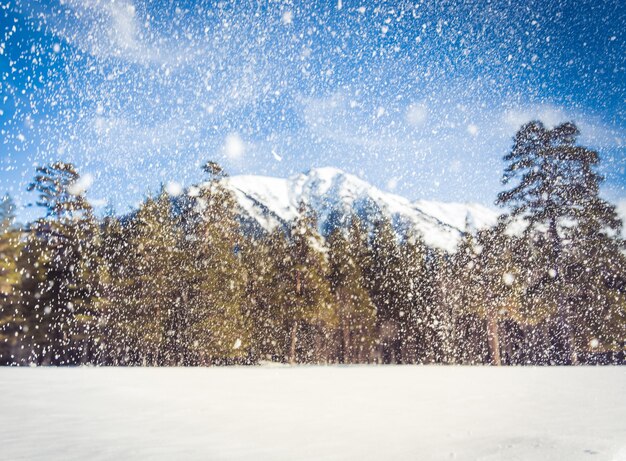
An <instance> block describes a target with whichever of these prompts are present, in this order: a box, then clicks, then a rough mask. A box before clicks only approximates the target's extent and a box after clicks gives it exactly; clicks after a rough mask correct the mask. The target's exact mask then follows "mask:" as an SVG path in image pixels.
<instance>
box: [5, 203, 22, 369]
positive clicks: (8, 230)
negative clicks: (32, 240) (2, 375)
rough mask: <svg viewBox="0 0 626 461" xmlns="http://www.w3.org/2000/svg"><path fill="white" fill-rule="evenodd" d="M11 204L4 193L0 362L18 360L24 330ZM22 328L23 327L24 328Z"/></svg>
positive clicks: (16, 231) (16, 232)
mask: <svg viewBox="0 0 626 461" xmlns="http://www.w3.org/2000/svg"><path fill="white" fill-rule="evenodd" d="M14 210H15V205H14V204H13V201H12V199H11V197H9V196H8V195H7V196H5V197H3V198H2V199H1V200H0V364H3V365H10V364H13V363H18V362H19V358H18V357H17V355H18V354H19V352H18V346H21V345H22V344H23V336H24V334H25V333H27V332H28V325H27V324H26V322H25V318H24V315H23V312H22V311H21V309H20V306H19V304H18V301H19V291H20V283H21V281H22V275H21V271H20V267H19V258H20V254H21V251H22V247H23V244H22V242H21V241H20V236H21V231H20V230H19V229H16V228H14V227H13V226H14V221H15V213H14ZM24 330H26V331H24Z"/></svg>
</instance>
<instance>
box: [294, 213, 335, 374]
mask: <svg viewBox="0 0 626 461" xmlns="http://www.w3.org/2000/svg"><path fill="white" fill-rule="evenodd" d="M316 223H317V220H316V218H315V216H314V214H313V213H312V212H311V210H310V209H308V208H307V207H306V206H305V205H304V204H300V206H299V214H298V217H297V218H296V219H295V221H294V222H293V224H292V226H291V229H290V245H289V258H288V261H287V263H288V264H287V268H286V269H287V270H288V272H287V273H288V274H290V276H291V277H292V279H291V280H292V283H291V284H290V286H289V287H288V289H287V292H286V293H285V301H286V304H285V306H284V308H285V310H286V316H287V322H288V324H289V354H288V361H289V363H295V362H297V361H313V362H322V361H325V360H326V359H327V354H326V353H325V352H324V351H325V350H326V349H328V347H329V344H328V343H329V340H330V337H331V336H332V331H333V329H334V327H335V325H336V323H337V315H336V306H335V304H334V302H333V300H332V296H331V291H330V285H329V283H328V280H327V278H326V277H327V274H328V261H327V257H326V248H325V245H324V242H323V239H322V237H321V236H320V234H319V233H318V232H317V228H316ZM302 334H304V335H305V337H306V339H307V340H308V341H306V343H305V344H302V346H304V347H303V348H301V349H303V350H302V352H303V353H302V354H300V356H298V341H299V337H300V336H301V335H302Z"/></svg>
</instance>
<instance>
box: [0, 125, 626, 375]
mask: <svg viewBox="0 0 626 461" xmlns="http://www.w3.org/2000/svg"><path fill="white" fill-rule="evenodd" d="M577 135H578V130H577V128H576V127H575V126H574V125H573V124H571V123H566V124H562V125H560V126H558V127H556V128H554V129H548V128H546V127H544V126H543V125H542V124H541V123H540V122H531V123H528V124H526V125H525V126H523V127H522V128H521V129H520V131H519V132H518V133H517V135H516V136H515V139H514V144H513V148H512V150H511V152H510V153H509V154H508V155H506V156H505V158H504V161H505V162H506V169H505V173H504V177H503V183H504V186H505V187H510V188H509V189H506V190H504V191H503V192H501V193H500V194H499V195H498V197H497V203H499V204H500V205H502V210H503V214H502V216H501V217H500V219H499V221H498V224H497V225H496V226H495V227H493V228H491V229H484V230H480V231H478V232H477V233H475V234H470V233H468V234H466V235H465V236H464V237H463V239H462V241H461V243H460V245H459V248H458V249H457V251H456V252H455V253H452V254H448V253H445V252H442V251H439V250H434V249H432V248H429V247H427V246H426V245H425V244H424V242H423V241H422V239H421V236H420V235H419V234H417V233H413V232H411V231H410V230H409V231H408V232H406V233H405V234H404V235H402V236H398V233H397V232H396V230H395V229H394V228H393V225H392V223H391V222H390V221H389V220H388V219H385V218H383V217H381V218H380V219H378V220H376V221H375V222H373V223H371V225H366V224H365V223H364V222H363V221H361V220H360V219H359V217H358V216H357V215H352V216H348V217H347V219H345V220H343V221H342V224H341V225H337V226H336V227H335V228H334V229H332V230H330V231H329V232H328V233H327V234H326V233H325V235H322V234H320V231H319V229H318V225H317V222H316V216H315V214H314V213H313V212H312V210H310V209H308V208H307V206H306V205H305V204H301V207H300V213H299V215H298V218H297V219H296V220H294V221H293V222H292V223H291V224H290V225H289V226H288V227H286V228H277V229H275V230H274V231H272V232H269V233H266V234H263V235H252V234H250V233H246V232H244V231H243V230H242V228H241V226H240V224H239V221H238V210H237V202H236V201H235V199H234V197H232V196H231V194H230V192H229V191H228V190H227V189H226V188H224V187H223V186H222V184H221V179H222V178H223V177H224V176H225V173H224V171H223V170H222V169H221V167H220V166H219V165H218V164H216V163H214V162H209V163H208V164H207V165H206V166H205V173H206V175H207V177H206V180H205V181H203V182H202V183H201V184H199V185H197V186H196V187H194V193H193V194H186V195H185V196H182V197H177V198H175V199H173V198H172V197H170V196H169V195H168V194H167V193H166V192H165V190H162V191H160V192H159V193H158V194H156V195H154V196H150V197H148V198H146V200H145V201H144V202H143V203H142V204H141V205H140V206H139V207H138V208H137V209H136V210H134V211H133V212H132V213H130V214H127V215H124V216H115V215H112V214H110V215H107V216H104V217H97V216H96V215H95V214H94V212H93V210H92V208H91V206H90V205H89V202H88V201H87V200H86V199H85V196H84V191H81V190H80V188H78V187H76V184H77V183H78V180H79V174H78V172H77V171H76V169H75V168H74V166H73V165H71V164H67V163H61V162H58V163H52V164H50V165H47V166H44V167H39V168H37V171H36V174H35V177H34V180H33V182H32V184H31V185H30V186H29V189H30V190H31V191H32V192H33V193H34V194H36V195H37V205H38V206H40V207H41V209H42V210H44V212H45V213H44V216H43V217H42V218H41V219H38V220H37V221H35V222H31V223H28V224H26V225H17V224H16V223H15V210H14V208H15V207H14V206H13V203H12V201H11V199H10V198H9V197H5V199H4V200H3V201H2V203H1V206H0V302H1V305H0V364H3V365H22V366H23V365H32V364H35V365H82V364H90V365H128V366H133V365H137V366H141V365H144V366H146V365H147V366H197V365H203V366H204V365H213V364H256V363H259V362H263V361H277V362H284V363H292V364H295V363H314V364H322V363H403V364H405V363H406V364H410V363H422V364H426V363H443V364H493V365H500V364H577V363H602V364H604V363H623V362H624V340H625V338H626V253H625V246H624V242H623V241H622V240H621V237H620V231H621V225H622V224H621V222H620V220H619V219H618V217H617V215H616V212H615V208H614V207H613V206H612V205H610V204H609V203H607V202H606V201H604V200H603V199H601V198H600V195H599V186H600V185H601V183H602V180H603V178H602V177H601V176H600V175H599V174H598V173H597V166H598V162H599V155H598V154H597V153H596V152H594V151H592V150H589V149H587V148H585V147H581V146H579V145H577V143H576V138H577ZM512 228H515V229H521V230H519V231H515V232H513V231H512V230H511V229H512Z"/></svg>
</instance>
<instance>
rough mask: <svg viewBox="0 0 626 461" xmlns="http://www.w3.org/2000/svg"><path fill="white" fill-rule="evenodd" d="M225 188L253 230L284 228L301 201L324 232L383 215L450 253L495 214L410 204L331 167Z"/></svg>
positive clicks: (470, 206) (243, 179) (242, 179)
mask: <svg viewBox="0 0 626 461" xmlns="http://www.w3.org/2000/svg"><path fill="white" fill-rule="evenodd" d="M224 184H225V186H226V187H228V188H229V189H230V190H231V191H232V192H233V193H234V195H235V197H236V199H237V201H238V203H239V205H240V207H241V209H242V215H243V216H242V219H243V221H244V222H245V223H246V225H248V226H252V227H253V228H257V229H263V230H271V229H273V228H275V227H276V226H284V225H286V224H287V223H288V222H289V221H291V220H293V219H294V218H295V217H296V216H297V215H298V206H299V204H300V203H301V202H304V203H305V204H307V205H309V206H310V207H311V208H312V209H313V210H315V211H316V213H317V214H318V218H319V226H320V229H321V230H322V231H323V232H328V231H329V230H330V229H332V228H333V226H335V225H337V224H338V223H341V222H342V220H345V219H346V217H347V216H349V214H350V212H354V213H356V214H357V215H358V216H359V217H360V218H361V219H363V220H365V221H366V222H368V223H372V222H373V221H374V220H375V219H376V218H378V217H380V216H381V214H382V215H384V216H387V217H388V218H390V219H391V221H392V222H393V224H394V227H395V228H396V230H397V231H398V232H400V233H406V232H408V231H417V232H418V233H419V234H420V235H421V236H422V238H423V239H424V241H425V242H426V244H427V245H429V246H431V247H433V248H439V249H442V250H446V251H450V252H451V251H454V250H455V248H456V246H457V244H458V242H459V239H460V238H461V236H462V233H463V232H464V231H466V230H471V231H474V230H476V229H481V228H484V227H488V226H491V225H493V224H495V222H496V219H497V215H498V213H497V211H496V210H492V209H489V208H487V207H485V206H482V205H479V204H475V203H444V202H436V201H427V200H419V201H416V202H410V201H409V200H407V199H406V198H404V197H400V196H398V195H395V194H391V193H388V192H383V191H381V190H380V189H378V188H376V187H374V186H372V185H371V184H369V183H367V182H365V181H363V180H361V179H359V178H357V177H356V176H353V175H351V174H348V173H345V172H343V171H341V170H338V169H336V168H316V169H312V170H310V171H309V172H307V173H304V174H298V175H295V176H292V177H290V178H287V179H281V178H272V177H266V176H253V175H242V176H232V177H229V178H226V179H224ZM468 227H469V229H468Z"/></svg>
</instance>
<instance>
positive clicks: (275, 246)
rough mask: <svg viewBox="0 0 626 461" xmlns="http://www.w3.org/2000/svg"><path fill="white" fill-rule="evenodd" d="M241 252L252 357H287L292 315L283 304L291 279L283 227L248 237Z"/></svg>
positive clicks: (291, 284)
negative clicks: (259, 236) (289, 314)
mask: <svg viewBox="0 0 626 461" xmlns="http://www.w3.org/2000/svg"><path fill="white" fill-rule="evenodd" d="M242 253H243V259H244V260H243V264H244V266H245V268H246V272H247V283H246V297H245V298H246V304H247V306H248V312H249V317H250V324H251V328H252V332H251V341H252V343H251V350H252V356H253V358H254V359H255V360H272V361H282V360H288V356H289V349H290V344H289V339H290V338H289V336H290V326H291V325H290V322H291V321H292V319H291V318H290V317H289V316H288V315H287V314H288V312H287V309H285V306H287V305H288V303H289V300H288V299H287V295H288V293H290V292H291V289H292V286H293V281H292V277H291V273H290V271H291V257H290V254H289V243H288V241H287V236H286V235H285V232H284V231H283V230H282V229H280V228H277V229H274V230H273V231H271V232H269V233H268V234H267V235H264V236H262V237H261V238H258V239H254V240H252V239H250V240H249V241H248V242H247V243H246V245H245V246H244V248H243V252H242Z"/></svg>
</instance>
